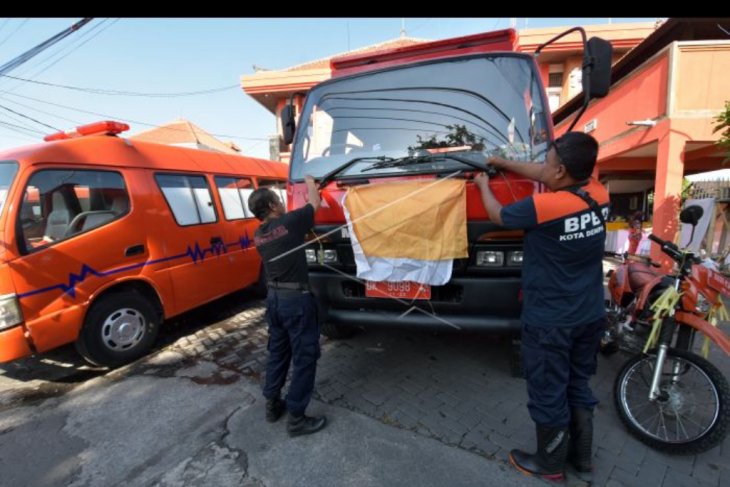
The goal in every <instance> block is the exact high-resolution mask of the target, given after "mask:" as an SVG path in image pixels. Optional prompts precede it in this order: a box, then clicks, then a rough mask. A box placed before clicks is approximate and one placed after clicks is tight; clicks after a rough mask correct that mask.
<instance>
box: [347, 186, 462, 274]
mask: <svg viewBox="0 0 730 487" xmlns="http://www.w3.org/2000/svg"><path fill="white" fill-rule="evenodd" d="M342 209H343V211H344V212H345V220H346V221H347V229H348V231H349V233H350V241H351V242H352V252H353V254H354V255H355V265H356V266H357V277H359V278H360V279H365V280H368V281H375V282H379V281H390V282H401V281H412V282H417V283H419V284H430V285H432V286H442V285H444V284H446V283H447V282H449V280H450V279H451V271H452V270H453V267H454V261H453V259H446V260H418V259H400V258H384V257H368V256H366V255H365V253H364V252H363V250H362V247H361V246H360V242H358V240H357V236H356V235H355V229H354V228H353V225H352V220H351V219H350V212H349V211H347V206H345V199H344V198H343V199H342Z"/></svg>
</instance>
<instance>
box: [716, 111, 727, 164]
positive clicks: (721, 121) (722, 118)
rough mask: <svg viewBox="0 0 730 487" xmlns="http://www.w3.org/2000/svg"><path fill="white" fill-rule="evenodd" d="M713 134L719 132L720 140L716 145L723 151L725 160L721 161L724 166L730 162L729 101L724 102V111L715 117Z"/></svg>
mask: <svg viewBox="0 0 730 487" xmlns="http://www.w3.org/2000/svg"><path fill="white" fill-rule="evenodd" d="M720 131H722V132H720ZM715 132H720V138H719V139H718V141H717V142H716V144H717V146H718V147H720V149H722V150H723V151H725V159H723V160H722V164H723V165H725V163H726V162H728V161H730V101H726V102H725V109H724V110H723V111H722V112H720V115H718V116H717V117H715V130H713V131H712V133H715Z"/></svg>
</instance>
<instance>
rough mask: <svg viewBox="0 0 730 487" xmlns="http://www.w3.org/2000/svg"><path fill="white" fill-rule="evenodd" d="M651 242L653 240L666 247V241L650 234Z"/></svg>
mask: <svg viewBox="0 0 730 487" xmlns="http://www.w3.org/2000/svg"><path fill="white" fill-rule="evenodd" d="M649 240H651V241H652V242H656V243H658V244H659V245H664V240H662V239H660V238H659V237H657V236H656V235H654V234H653V233H650V234H649Z"/></svg>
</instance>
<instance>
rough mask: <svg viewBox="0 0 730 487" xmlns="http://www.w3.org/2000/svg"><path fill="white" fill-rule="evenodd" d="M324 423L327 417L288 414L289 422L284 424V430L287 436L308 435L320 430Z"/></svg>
mask: <svg viewBox="0 0 730 487" xmlns="http://www.w3.org/2000/svg"><path fill="white" fill-rule="evenodd" d="M326 424H327V418H326V417H324V416H317V417H316V418H312V417H310V416H305V415H301V416H293V415H289V424H287V425H286V430H287V432H288V433H289V436H300V435H309V434H311V433H316V432H317V431H319V430H321V429H322V428H324V427H325V425H326Z"/></svg>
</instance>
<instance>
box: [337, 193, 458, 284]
mask: <svg viewBox="0 0 730 487" xmlns="http://www.w3.org/2000/svg"><path fill="white" fill-rule="evenodd" d="M343 208H344V211H345V218H346V220H347V226H348V229H349V231H350V239H351V241H352V249H353V252H354V255H355V264H356V265H357V277H359V278H361V279H366V280H368V281H391V282H400V281H413V282H418V283H421V284H430V285H434V286H438V285H443V284H446V283H447V282H448V281H449V279H451V271H452V268H453V259H459V258H464V257H467V255H468V253H467V236H466V182H465V181H464V180H453V179H439V180H414V181H406V182H402V181H401V182H392V183H390V182H388V183H379V184H369V185H366V186H355V187H352V188H350V189H348V191H347V195H346V196H345V199H344V202H343Z"/></svg>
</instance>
